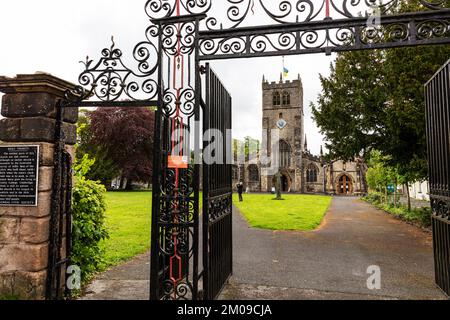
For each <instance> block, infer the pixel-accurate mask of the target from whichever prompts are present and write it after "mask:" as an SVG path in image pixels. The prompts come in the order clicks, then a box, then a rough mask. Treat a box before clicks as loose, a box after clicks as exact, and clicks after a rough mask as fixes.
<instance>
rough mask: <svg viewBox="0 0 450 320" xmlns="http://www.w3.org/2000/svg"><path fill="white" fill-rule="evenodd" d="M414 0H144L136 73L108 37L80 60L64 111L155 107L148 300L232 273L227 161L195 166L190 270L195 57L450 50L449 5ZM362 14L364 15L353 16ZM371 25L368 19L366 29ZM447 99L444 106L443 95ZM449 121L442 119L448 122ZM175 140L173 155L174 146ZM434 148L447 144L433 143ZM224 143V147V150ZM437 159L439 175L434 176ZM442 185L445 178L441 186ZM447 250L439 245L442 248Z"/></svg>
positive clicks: (439, 200)
mask: <svg viewBox="0 0 450 320" xmlns="http://www.w3.org/2000/svg"><path fill="white" fill-rule="evenodd" d="M416 2H417V5H418V6H420V8H421V9H420V10H421V11H419V12H410V13H405V14H398V13H395V12H396V11H395V10H393V8H394V9H395V8H396V7H397V6H398V5H400V3H401V1H400V0H380V1H375V0H366V1H340V0H339V1H338V0H317V1H316V0H315V1H298V0H285V1H282V3H280V2H276V1H272V0H267V1H266V0H222V1H219V0H214V1H212V0H201V1H200V0H195V1H194V0H167V1H166V0H165V1H162V0H147V2H146V5H145V12H146V14H147V15H148V17H149V18H150V19H151V22H152V23H151V24H150V25H149V27H148V28H147V30H146V32H145V39H144V40H143V41H142V42H139V43H138V44H137V45H136V47H135V48H134V50H133V58H134V62H137V68H135V70H133V69H131V68H129V67H127V66H126V65H125V64H124V63H123V61H122V51H121V50H119V49H117V48H116V47H115V43H114V41H113V43H112V46H111V47H110V48H105V49H104V50H102V52H101V58H100V59H99V61H98V62H97V63H93V60H90V59H89V58H87V60H86V62H85V63H84V65H85V70H84V71H83V72H82V73H81V75H80V76H79V82H80V84H81V86H83V87H84V88H83V87H81V86H80V87H78V88H76V89H75V90H72V91H70V92H67V94H66V101H65V103H64V105H65V106H72V107H74V106H75V107H104V106H109V107H114V106H129V107H136V106H140V107H142V106H156V107H157V112H156V121H155V136H154V141H155V147H154V149H155V154H154V162H153V196H152V197H153V207H152V236H151V239H152V240H151V241H152V243H151V256H152V257H151V284H150V298H151V299H198V298H199V290H198V283H199V279H200V278H201V277H203V284H204V292H205V294H204V297H205V298H208V299H209V298H214V297H216V296H217V294H218V293H219V291H220V289H221V287H222V285H223V283H224V282H225V281H226V279H227V277H228V276H229V275H230V274H231V271H232V266H231V257H232V250H231V194H230V193H231V181H230V180H229V179H231V167H230V166H229V165H224V164H204V165H203V174H204V176H203V187H204V188H205V195H204V199H203V205H204V207H203V213H204V215H203V225H202V226H203V237H204V239H203V241H204V246H203V264H204V270H203V272H202V273H199V270H198V268H199V251H200V243H199V232H200V228H199V227H200V223H199V186H200V169H201V168H200V164H199V161H198V159H197V161H195V159H194V161H192V159H191V156H190V154H191V151H192V146H191V145H190V144H189V142H191V141H192V140H194V154H195V156H196V155H198V154H200V147H199V146H198V144H199V142H198V139H192V137H191V136H190V135H187V134H186V133H185V130H187V129H191V131H192V130H193V131H194V132H195V136H197V137H198V136H199V133H200V128H199V125H198V123H199V122H200V120H201V87H200V82H201V78H200V62H201V61H205V60H213V59H234V58H248V57H268V56H282V55H293V54H306V53H326V54H330V53H331V52H341V51H351V50H364V49H375V48H393V47H404V46H416V45H436V44H448V43H450V33H449V26H450V10H449V8H448V5H447V3H446V1H443V0H417V1H416ZM255 6H259V10H260V12H261V13H262V17H261V18H264V19H266V20H267V21H266V22H265V23H263V24H261V25H256V26H255V25H251V23H250V25H249V24H247V25H246V23H247V22H248V21H249V20H251V19H250V16H251V15H252V14H254V12H255V10H254V9H255ZM217 7H218V9H216V10H217V11H214V9H215V8H217ZM373 9H377V10H376V11H377V16H373V12H368V11H371V10H373ZM364 10H366V14H367V16H361V12H363V11H364ZM367 10H368V11H367ZM213 12H215V13H216V15H217V16H216V15H215V14H214V13H213ZM371 15H372V16H371ZM372 18H373V21H375V24H374V23H371V21H372V20H371V19H372ZM373 21H372V22H373ZM444 70H445V69H444ZM446 70H448V66H447V69H446ZM205 71H206V78H207V79H206V82H207V85H206V87H205V89H206V95H207V96H206V102H205V103H204V104H203V108H204V112H205V114H204V117H203V122H204V123H203V125H204V128H203V129H207V128H217V129H227V128H229V127H231V109H230V107H231V99H230V97H229V95H228V94H227V93H226V90H225V89H224V88H223V86H222V85H221V84H220V81H219V80H218V79H217V77H216V76H215V74H214V73H213V72H212V71H211V70H210V69H209V66H207V67H206V70H205ZM437 78H438V79H441V78H442V76H438V77H437ZM446 79H447V80H442V79H441V80H439V81H440V82H439V85H440V86H441V87H440V88H441V90H444V89H445V87H444V85H445V81H447V82H446V83H447V86H448V71H447V78H446ZM442 81H444V82H442ZM434 83H435V81H434V80H433V81H432V82H430V84H429V85H428V88H431V89H430V96H429V97H428V98H429V108H431V109H432V112H431V113H430V116H431V118H430V119H429V133H431V136H430V137H429V142H430V143H431V148H432V150H434V151H432V152H433V153H432V155H431V156H430V157H431V158H430V161H431V164H430V168H431V172H432V173H433V176H432V178H431V179H430V183H431V185H432V198H433V208H434V212H435V215H434V218H433V219H434V220H433V221H434V222H435V224H436V225H435V226H434V229H435V242H436V243H435V248H438V250H437V251H436V252H437V255H436V259H440V260H437V261H440V262H439V264H438V265H439V270H438V269H437V274H438V271H439V276H438V277H439V280H438V281H439V282H441V283H442V286H444V283H447V288H448V282H449V275H448V263H449V262H448V261H449V255H448V250H449V249H448V239H449V237H450V230H449V229H448V223H447V222H446V221H447V220H448V207H449V203H448V199H449V196H450V195H449V194H448V183H449V179H450V178H449V177H448V173H449V170H448V161H449V156H448V148H449V147H448V140H447V145H446V146H443V143H444V141H445V140H444V139H448V135H447V136H446V138H445V134H444V131H443V130H444V129H443V128H444V126H445V123H442V121H445V119H443V118H442V116H443V115H444V114H443V111H442V109H435V108H436V106H437V105H439V106H441V105H440V104H436V105H435V103H443V101H444V97H443V96H438V91H437V90H438V89H437V88H438V87H437V85H434ZM433 99H438V100H433ZM446 99H447V101H448V91H447V96H446ZM447 108H448V102H447ZM439 112H440V113H439ZM437 113H439V114H437ZM447 116H448V113H447ZM430 121H431V122H430ZM432 121H441V122H438V123H439V126H437V127H436V126H435V125H433V126H430V124H431V123H432ZM449 123H450V121H448V118H447V122H446V125H447V126H448V125H449ZM175 145H181V148H178V149H177V148H174V146H175ZM441 145H442V146H443V148H444V149H441V148H439V146H441ZM62 146H63V143H62ZM229 146H230V145H229V144H224V145H223V148H224V149H223V150H224V151H225V152H224V155H226V154H227V152H228V150H227V148H228V147H229ZM433 148H435V149H433ZM445 148H447V149H445ZM60 150H63V148H61V149H60ZM174 150H175V152H174ZM443 150H447V151H446V152H447V153H445V152H444V151H443ZM195 156H194V158H195ZM60 159H61V157H60V156H58V157H55V166H56V167H57V168H59V167H60V166H62V161H60ZM445 161H447V162H445ZM200 162H201V161H200ZM445 164H447V167H446V169H445V170H447V171H442V170H444V169H443V168H444V167H445ZM57 172H59V171H58V170H57ZM61 174H62V175H64V174H63V173H61ZM445 174H446V176H445ZM442 179H447V180H446V181H447V187H446V188H447V189H445V187H444V184H443V181H442ZM54 185H55V184H54ZM54 194H55V196H54V199H53V201H54V206H53V210H52V222H54V223H53V229H52V230H56V229H57V228H58V227H57V223H58V221H59V220H58V219H59V217H60V211H61V210H60V209H59V208H60V207H61V206H62V205H63V201H62V200H61V199H60V197H61V195H60V194H59V193H58V190H55V192H54ZM58 201H60V202H59V204H58V203H56V202H58ZM446 219H447V220H446ZM437 221H439V222H437ZM445 226H446V228H447V229H445ZM55 228H56V229H55ZM52 237H53V236H52ZM56 239H59V238H58V235H57V234H55V235H54V237H53V238H52V243H51V247H50V257H51V259H52V261H53V262H51V266H52V268H53V266H55V265H58V261H57V260H58V256H57V252H58V250H60V249H61V246H62V244H61V241H60V240H56ZM445 239H447V240H445ZM69 240H70V239H69ZM445 241H447V242H445ZM443 245H446V246H447V247H441V246H443ZM445 248H446V249H445ZM55 255H56V256H55ZM54 257H56V258H54ZM445 259H446V260H445ZM441 263H442V264H441ZM445 263H447V264H445ZM445 270H446V271H447V273H445ZM50 276H52V277H53V269H50ZM52 279H56V278H54V277H53V278H52ZM49 281H50V280H49ZM52 281H53V280H52ZM49 283H50V284H52V282H51V281H50V282H49ZM50 287H51V286H50ZM48 290H50V291H49V292H52V289H48ZM50 296H51V297H53V296H54V295H50Z"/></svg>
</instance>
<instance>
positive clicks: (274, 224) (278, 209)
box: [233, 194, 331, 231]
mask: <svg viewBox="0 0 450 320" xmlns="http://www.w3.org/2000/svg"><path fill="white" fill-rule="evenodd" d="M243 197H244V201H243V202H239V201H238V196H237V194H234V195H233V203H234V205H235V206H236V207H238V208H239V210H240V211H241V213H242V214H243V215H244V216H245V218H246V219H247V221H248V223H249V224H250V225H251V226H252V227H254V228H261V229H270V230H303V231H308V230H314V229H316V228H317V227H318V226H319V225H320V223H321V222H322V219H323V217H324V215H325V212H326V211H327V209H328V207H329V205H330V203H331V197H328V196H316V195H299V194H287V195H283V199H284V200H273V199H274V198H275V196H274V195H272V194H244V195H243Z"/></svg>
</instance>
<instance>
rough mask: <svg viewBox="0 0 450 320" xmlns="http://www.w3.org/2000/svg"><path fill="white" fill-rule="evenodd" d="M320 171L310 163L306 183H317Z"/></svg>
mask: <svg viewBox="0 0 450 320" xmlns="http://www.w3.org/2000/svg"><path fill="white" fill-rule="evenodd" d="M318 173H319V169H317V166H316V165H315V164H313V163H310V164H309V165H308V167H307V169H306V182H317V176H318Z"/></svg>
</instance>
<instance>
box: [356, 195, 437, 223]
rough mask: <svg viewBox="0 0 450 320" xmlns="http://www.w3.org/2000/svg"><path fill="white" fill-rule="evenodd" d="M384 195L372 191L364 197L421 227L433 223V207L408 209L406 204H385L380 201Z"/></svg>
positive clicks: (390, 212) (388, 211)
mask: <svg viewBox="0 0 450 320" xmlns="http://www.w3.org/2000/svg"><path fill="white" fill-rule="evenodd" d="M382 197H383V195H382V194H380V193H372V194H369V195H368V196H366V197H364V198H363V199H364V200H365V201H367V202H369V203H371V204H373V205H375V206H376V207H377V208H378V209H381V210H383V211H386V212H387V213H389V214H392V215H393V216H395V217H397V218H399V219H401V220H403V221H406V222H409V223H411V224H414V225H417V226H419V227H424V228H428V227H430V225H431V208H428V207H425V208H412V209H411V210H408V208H407V207H406V206H404V205H397V206H393V205H390V204H384V203H382V202H381V201H380V199H382Z"/></svg>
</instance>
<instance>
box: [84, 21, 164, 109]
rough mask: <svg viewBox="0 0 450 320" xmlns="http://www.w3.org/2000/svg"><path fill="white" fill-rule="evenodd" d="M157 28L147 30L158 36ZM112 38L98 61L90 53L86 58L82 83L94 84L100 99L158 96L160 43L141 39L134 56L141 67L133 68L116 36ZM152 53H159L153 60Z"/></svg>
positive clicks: (149, 97) (91, 85)
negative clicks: (157, 70)
mask: <svg viewBox="0 0 450 320" xmlns="http://www.w3.org/2000/svg"><path fill="white" fill-rule="evenodd" d="M157 32H158V31H157V28H156V27H155V26H151V27H150V28H149V29H148V30H147V34H148V35H149V36H156V35H157ZM111 41H112V45H111V47H110V48H105V49H103V50H102V52H101V58H100V59H99V61H98V62H97V63H96V64H94V61H93V60H92V59H89V57H86V61H85V62H82V63H83V64H84V67H85V70H84V71H83V72H82V73H81V74H80V76H79V78H78V80H79V83H80V84H81V85H82V86H83V87H88V88H90V89H89V91H90V92H91V93H92V95H94V96H95V97H96V98H97V99H99V100H100V101H105V102H113V101H118V100H120V99H130V100H142V101H144V100H152V99H154V98H155V97H156V95H157V93H158V85H157V81H156V80H155V79H154V78H152V75H153V74H154V73H155V72H156V68H157V63H156V57H157V49H156V47H155V46H154V45H153V43H152V42H151V41H146V42H141V43H139V44H138V45H137V46H136V47H135V49H134V51H133V57H134V58H135V60H136V61H137V62H138V71H133V70H132V69H130V68H128V67H127V66H126V65H125V64H124V62H123V61H122V51H121V50H120V49H118V48H116V47H115V43H114V39H111ZM152 57H155V58H154V60H155V61H154V62H153V63H151V59H152ZM139 95H140V96H139Z"/></svg>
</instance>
